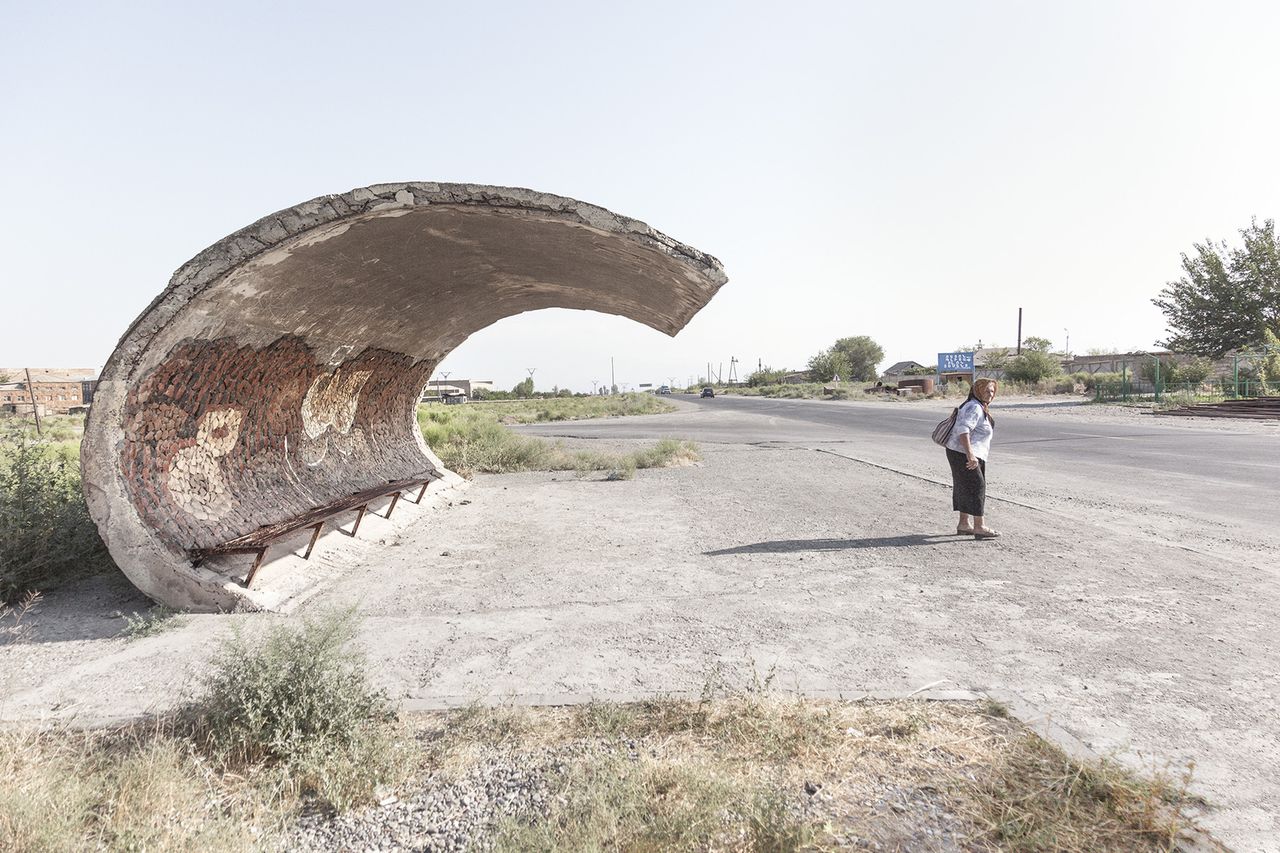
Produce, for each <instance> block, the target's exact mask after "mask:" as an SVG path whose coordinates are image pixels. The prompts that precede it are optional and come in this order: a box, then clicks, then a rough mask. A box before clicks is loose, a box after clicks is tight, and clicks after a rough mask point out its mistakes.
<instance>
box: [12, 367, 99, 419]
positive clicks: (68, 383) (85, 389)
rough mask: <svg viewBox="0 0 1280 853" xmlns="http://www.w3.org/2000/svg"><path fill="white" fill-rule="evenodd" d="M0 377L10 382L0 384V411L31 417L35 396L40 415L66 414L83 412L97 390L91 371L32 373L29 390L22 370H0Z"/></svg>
mask: <svg viewBox="0 0 1280 853" xmlns="http://www.w3.org/2000/svg"><path fill="white" fill-rule="evenodd" d="M0 374H6V375H8V377H9V379H10V380H11V381H9V382H5V383H3V384H0V412H6V413H9V414H27V415H29V414H31V397H32V394H33V393H34V395H35V402H36V405H37V406H38V407H39V408H38V411H39V413H40V414H42V415H43V414H46V413H47V414H51V415H65V414H67V413H68V412H69V411H71V410H72V409H78V410H83V409H84V407H85V406H88V405H89V404H91V403H92V402H93V394H94V391H95V390H96V389H97V387H98V378H97V374H96V373H95V372H94V371H93V370H91V369H83V370H82V369H70V370H55V369H48V368H39V369H33V370H31V387H30V388H28V387H27V371H26V369H24V368H0Z"/></svg>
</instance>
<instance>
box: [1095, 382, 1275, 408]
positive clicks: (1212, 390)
mask: <svg viewBox="0 0 1280 853" xmlns="http://www.w3.org/2000/svg"><path fill="white" fill-rule="evenodd" d="M1275 396H1280V382H1263V381H1261V380H1258V379H1241V380H1239V381H1236V380H1233V379H1221V380H1213V381H1210V382H1182V383H1170V384H1164V383H1157V382H1146V381H1142V380H1136V381H1132V382H1128V381H1126V382H1099V383H1098V384H1097V385H1095V386H1094V388H1093V399H1094V400H1095V401H1096V402H1099V403H1114V402H1144V401H1150V402H1154V403H1160V404H1177V403H1221V402H1222V401H1224V400H1241V399H1248V398H1254V397H1275Z"/></svg>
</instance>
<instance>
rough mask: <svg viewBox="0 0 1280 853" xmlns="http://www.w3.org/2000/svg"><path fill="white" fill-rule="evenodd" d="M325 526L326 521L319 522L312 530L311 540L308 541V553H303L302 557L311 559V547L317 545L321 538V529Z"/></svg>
mask: <svg viewBox="0 0 1280 853" xmlns="http://www.w3.org/2000/svg"><path fill="white" fill-rule="evenodd" d="M323 527H324V522H323V521H322V522H320V523H319V524H317V525H316V526H315V527H314V528H313V529H312V531H311V541H310V542H308V543H307V553H305V554H303V555H302V559H304V560H310V559H311V549H312V548H314V547H316V540H317V539H319V538H320V530H321V529H322V528H323Z"/></svg>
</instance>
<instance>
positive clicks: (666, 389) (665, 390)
mask: <svg viewBox="0 0 1280 853" xmlns="http://www.w3.org/2000/svg"><path fill="white" fill-rule="evenodd" d="M658 393H659V394H670V393H671V386H670V385H659V386H658Z"/></svg>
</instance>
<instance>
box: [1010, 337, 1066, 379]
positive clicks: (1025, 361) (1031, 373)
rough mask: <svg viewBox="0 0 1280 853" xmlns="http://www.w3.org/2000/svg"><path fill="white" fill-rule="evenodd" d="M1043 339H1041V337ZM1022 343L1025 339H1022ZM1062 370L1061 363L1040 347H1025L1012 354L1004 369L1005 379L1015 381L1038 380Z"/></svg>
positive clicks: (1055, 374)
mask: <svg viewBox="0 0 1280 853" xmlns="http://www.w3.org/2000/svg"><path fill="white" fill-rule="evenodd" d="M1041 340H1043V339H1041ZM1023 343H1024V344H1026V343H1027V341H1025V340H1024V341H1023ZM1061 372H1062V365H1061V364H1059V363H1058V360H1057V359H1056V358H1054V357H1053V356H1051V355H1049V353H1047V352H1045V351H1044V350H1040V349H1026V348H1024V349H1023V351H1022V355H1018V356H1014V357H1013V358H1012V359H1010V361H1009V364H1008V366H1007V367H1005V369H1004V375H1005V378H1006V379H1012V380H1014V381H1016V382H1039V381H1040V380H1041V379H1047V378H1049V377H1050V376H1057V375H1058V374H1059V373H1061Z"/></svg>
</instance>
